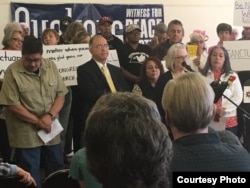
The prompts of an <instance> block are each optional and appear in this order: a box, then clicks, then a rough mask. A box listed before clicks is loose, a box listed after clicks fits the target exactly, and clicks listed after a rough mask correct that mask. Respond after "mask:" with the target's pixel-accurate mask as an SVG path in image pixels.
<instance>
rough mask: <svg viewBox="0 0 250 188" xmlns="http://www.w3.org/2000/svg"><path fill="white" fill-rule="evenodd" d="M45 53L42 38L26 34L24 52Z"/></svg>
mask: <svg viewBox="0 0 250 188" xmlns="http://www.w3.org/2000/svg"><path fill="white" fill-rule="evenodd" d="M36 53H40V54H42V53H43V44H42V42H41V40H39V39H38V38H36V37H34V36H26V37H24V41H23V48H22V54H23V55H24V54H36Z"/></svg>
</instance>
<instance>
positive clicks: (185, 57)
mask: <svg viewBox="0 0 250 188" xmlns="http://www.w3.org/2000/svg"><path fill="white" fill-rule="evenodd" d="M188 58H189V56H188V55H185V56H177V57H175V59H180V60H185V59H188Z"/></svg>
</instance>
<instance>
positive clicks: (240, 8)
mask: <svg viewBox="0 0 250 188" xmlns="http://www.w3.org/2000/svg"><path fill="white" fill-rule="evenodd" d="M233 25H235V26H250V1H249V0H236V1H235V2H234V24H233Z"/></svg>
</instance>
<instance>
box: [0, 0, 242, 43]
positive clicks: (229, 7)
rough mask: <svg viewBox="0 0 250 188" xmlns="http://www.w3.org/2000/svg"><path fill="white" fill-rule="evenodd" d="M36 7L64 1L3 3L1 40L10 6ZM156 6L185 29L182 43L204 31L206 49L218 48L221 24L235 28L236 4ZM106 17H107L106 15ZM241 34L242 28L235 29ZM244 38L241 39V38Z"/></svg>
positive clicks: (116, 0) (168, 2) (161, 0)
mask: <svg viewBox="0 0 250 188" xmlns="http://www.w3.org/2000/svg"><path fill="white" fill-rule="evenodd" d="M11 2H18V3H37V4H61V3H62V1H61V0H25V1H24V0H14V1H12V0H1V2H0V7H1V12H0V15H1V17H0V24H1V26H2V27H1V28H2V31H1V32H0V38H1V39H2V38H3V28H4V26H5V25H6V24H7V23H8V22H10V21H11V10H10V3H11ZM63 3H99V4H107V0H89V1H88V2H85V1H80V0H67V1H64V2H63ZM109 3H110V4H112V3H113V4H134V3H135V1H133V0H128V1H126V3H124V1H123V0H110V1H109ZM152 3H153V4H163V6H164V19H165V23H166V24H167V23H168V22H169V21H170V20H172V19H179V20H181V21H182V23H183V25H184V29H185V37H184V40H183V42H184V43H186V42H188V41H189V35H190V34H191V33H192V32H193V30H194V29H200V30H205V31H206V34H207V35H208V36H209V40H208V41H207V43H206V44H207V46H208V47H209V46H211V45H214V44H217V42H218V37H217V34H216V26H217V25H218V24H219V23H222V22H225V23H229V24H231V25H232V26H233V14H234V12H233V11H234V0H209V1H205V0H189V1H184V0H175V1H172V0H154V1H153V2H152ZM136 4H149V3H147V2H145V0H137V1H136ZM103 16H105V15H103ZM236 28H237V29H238V32H239V33H241V31H242V27H236ZM240 36H241V35H240Z"/></svg>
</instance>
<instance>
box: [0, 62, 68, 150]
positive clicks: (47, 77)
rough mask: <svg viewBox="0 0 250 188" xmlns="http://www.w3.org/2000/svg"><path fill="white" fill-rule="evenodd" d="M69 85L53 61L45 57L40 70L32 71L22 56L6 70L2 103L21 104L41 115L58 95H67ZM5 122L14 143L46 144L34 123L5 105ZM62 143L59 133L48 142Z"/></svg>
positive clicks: (27, 146)
mask: <svg viewBox="0 0 250 188" xmlns="http://www.w3.org/2000/svg"><path fill="white" fill-rule="evenodd" d="M66 93H67V88H66V86H65V84H64V82H63V80H62V77H61V76H60V74H59V72H58V69H57V67H56V65H55V63H54V62H52V61H51V60H48V59H42V62H41V67H40V74H35V73H30V72H28V71H26V69H25V68H24V67H23V62H22V59H20V60H18V61H16V62H14V63H12V64H11V65H10V66H9V67H8V69H7V70H6V72H5V77H4V84H3V86H2V89H1V92H0V104H2V105H20V104H21V105H22V106H24V107H25V108H26V109H27V110H28V111H29V112H30V113H33V114H34V115H36V116H41V115H43V114H45V113H46V112H48V111H49V110H50V108H51V106H52V105H53V103H54V100H55V98H56V97H57V96H64V95H65V94H66ZM6 123H7V129H8V136H9V142H10V146H11V147H17V148H20V147H21V148H30V147H38V146H41V145H43V142H42V140H40V138H39V137H38V135H37V131H38V130H37V129H36V127H35V126H34V125H32V124H30V123H28V122H25V121H22V120H20V119H19V118H17V117H16V116H15V115H13V113H11V112H10V111H9V110H7V109H6ZM58 143H60V135H58V136H57V137H55V139H53V140H52V141H50V142H49V143H48V145H54V144H58Z"/></svg>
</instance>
